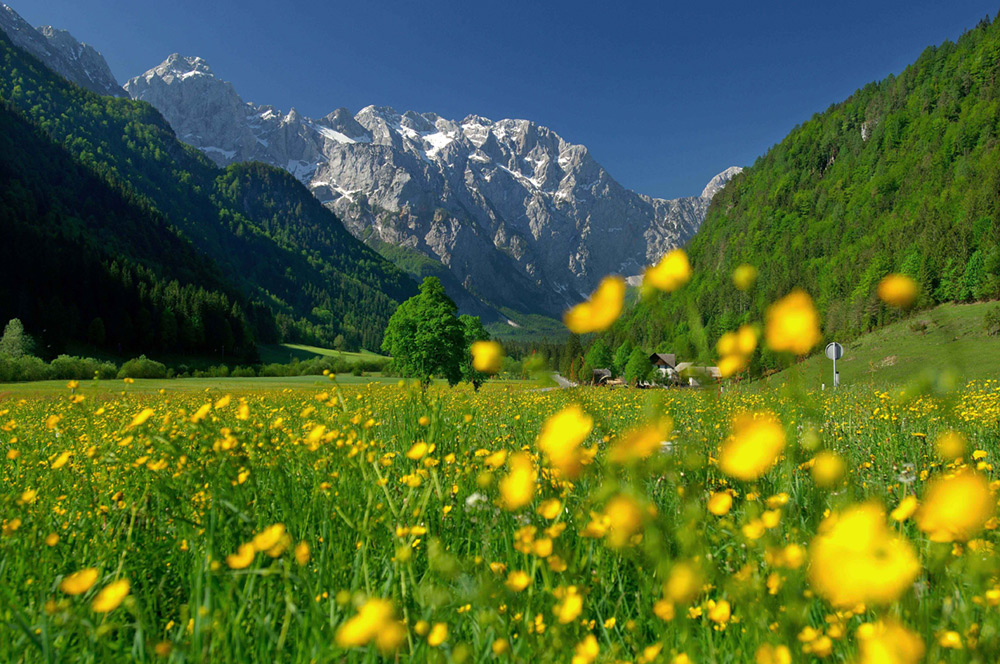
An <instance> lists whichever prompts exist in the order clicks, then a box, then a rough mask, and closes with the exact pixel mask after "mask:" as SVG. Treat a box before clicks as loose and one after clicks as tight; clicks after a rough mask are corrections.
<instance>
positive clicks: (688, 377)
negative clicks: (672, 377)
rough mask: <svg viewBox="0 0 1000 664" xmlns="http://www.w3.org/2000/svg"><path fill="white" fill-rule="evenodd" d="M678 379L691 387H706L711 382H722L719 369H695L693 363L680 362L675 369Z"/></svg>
mask: <svg viewBox="0 0 1000 664" xmlns="http://www.w3.org/2000/svg"><path fill="white" fill-rule="evenodd" d="M675 371H676V372H677V375H678V376H679V377H680V379H681V380H682V381H684V382H686V383H687V384H688V385H690V386H691V387H700V386H701V385H707V384H708V383H710V382H712V381H720V380H722V372H721V371H719V367H696V366H695V365H694V363H693V362H681V363H680V364H678V365H677V366H676V367H675Z"/></svg>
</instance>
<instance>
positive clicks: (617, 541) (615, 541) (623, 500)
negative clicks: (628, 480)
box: [604, 494, 643, 549]
mask: <svg viewBox="0 0 1000 664" xmlns="http://www.w3.org/2000/svg"><path fill="white" fill-rule="evenodd" d="M604 514H605V516H607V518H608V543H609V544H611V546H613V547H615V548H619V549H620V548H622V547H623V546H625V545H626V544H628V542H629V540H630V539H631V538H632V536H633V535H635V534H636V533H637V532H638V531H639V528H641V527H642V521H643V514H642V508H641V507H640V506H639V504H638V503H637V502H636V501H635V499H634V498H631V497H629V496H626V495H622V494H619V495H617V496H615V497H614V498H612V499H611V500H609V501H608V504H607V505H606V506H605V508H604Z"/></svg>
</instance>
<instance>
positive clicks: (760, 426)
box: [719, 412, 785, 481]
mask: <svg viewBox="0 0 1000 664" xmlns="http://www.w3.org/2000/svg"><path fill="white" fill-rule="evenodd" d="M784 448H785V429H784V428H783V427H782V426H781V422H779V421H778V419H777V418H776V417H775V416H774V415H773V414H771V413H767V412H764V413H758V414H756V415H752V414H748V413H745V414H743V415H740V416H738V417H737V418H736V419H735V420H734V421H733V427H732V434H731V435H730V436H729V438H727V439H726V441H725V442H723V444H722V446H721V448H720V449H719V468H720V469H721V470H722V472H724V473H725V474H726V475H729V476H730V477H735V478H737V479H740V480H744V481H750V480H755V479H757V478H758V477H760V476H761V475H763V474H764V473H766V472H767V471H768V470H770V469H771V467H772V466H773V465H774V464H775V462H776V461H777V460H778V455H780V454H781V452H782V450H784Z"/></svg>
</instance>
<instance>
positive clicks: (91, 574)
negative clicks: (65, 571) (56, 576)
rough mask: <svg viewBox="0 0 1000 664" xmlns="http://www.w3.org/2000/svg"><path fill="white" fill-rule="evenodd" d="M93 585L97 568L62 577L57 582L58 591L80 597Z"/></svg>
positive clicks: (95, 580) (95, 581)
mask: <svg viewBox="0 0 1000 664" xmlns="http://www.w3.org/2000/svg"><path fill="white" fill-rule="evenodd" d="M95 583H97V568H96V567H88V568H87V569H82V570H80V571H79V572H73V573H72V574H70V575H68V576H66V577H64V578H63V580H62V581H60V582H59V590H61V591H63V592H64V593H66V594H67V595H82V594H83V593H85V592H87V591H88V590H90V589H91V588H92V587H93V586H94V584H95Z"/></svg>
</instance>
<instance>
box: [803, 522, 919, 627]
mask: <svg viewBox="0 0 1000 664" xmlns="http://www.w3.org/2000/svg"><path fill="white" fill-rule="evenodd" d="M809 558H810V564H809V580H810V583H811V584H812V586H813V588H814V589H815V590H816V592H817V593H818V594H820V595H821V596H823V597H825V598H826V599H827V600H828V601H829V602H830V603H831V604H833V605H834V606H836V607H840V608H850V607H852V606H854V605H856V604H889V603H891V602H894V601H895V600H896V599H898V598H899V596H900V595H902V594H903V592H905V591H906V589H907V588H908V587H909V586H910V584H912V583H913V580H914V579H915V578H916V577H917V575H918V574H919V573H920V562H919V561H918V560H917V556H916V553H915V552H914V551H913V546H912V545H911V544H910V543H909V542H908V541H907V540H905V539H904V538H902V537H900V536H899V535H897V534H896V533H895V532H893V531H892V530H891V529H889V528H888V527H887V526H886V523H885V513H884V512H883V510H882V508H881V507H879V506H878V505H875V504H872V503H867V504H864V505H858V506H855V507H852V508H850V509H848V510H846V511H844V512H843V513H842V514H833V515H831V516H829V517H827V519H825V520H824V521H823V523H822V524H820V528H819V534H818V535H817V536H816V537H815V538H814V539H813V542H812V545H811V546H810V548H809Z"/></svg>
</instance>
